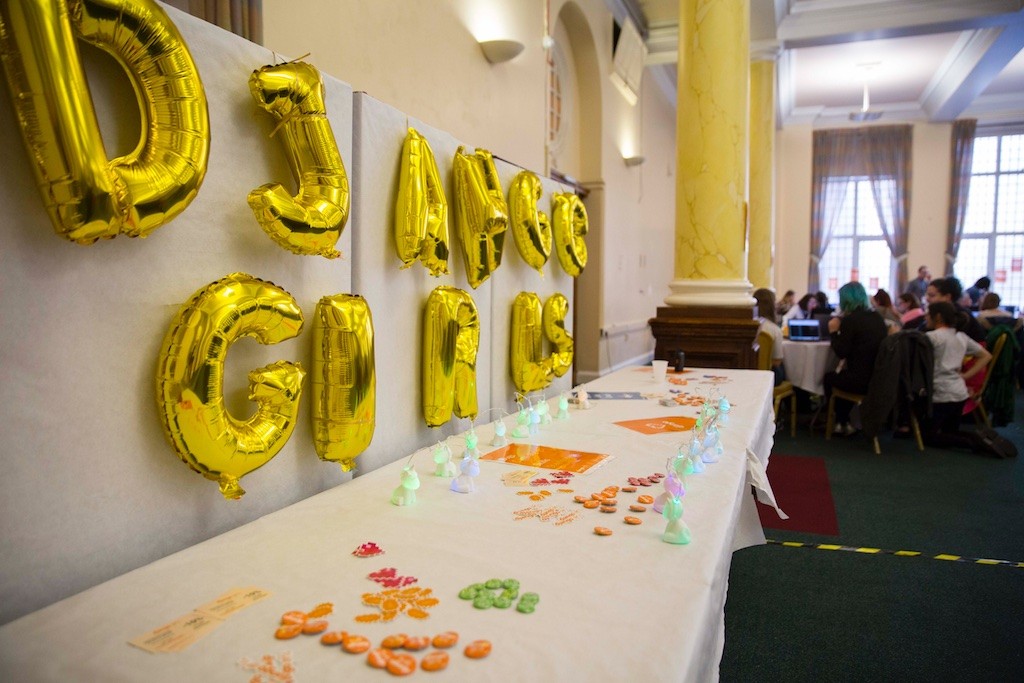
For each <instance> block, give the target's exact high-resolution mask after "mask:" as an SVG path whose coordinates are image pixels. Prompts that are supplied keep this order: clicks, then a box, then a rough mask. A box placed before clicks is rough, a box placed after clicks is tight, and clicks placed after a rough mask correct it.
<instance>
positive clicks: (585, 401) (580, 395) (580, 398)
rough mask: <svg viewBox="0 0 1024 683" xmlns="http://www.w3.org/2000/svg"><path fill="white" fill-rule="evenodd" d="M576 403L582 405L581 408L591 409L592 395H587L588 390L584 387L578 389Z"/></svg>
mask: <svg viewBox="0 0 1024 683" xmlns="http://www.w3.org/2000/svg"><path fill="white" fill-rule="evenodd" d="M576 405H578V406H579V407H580V410H590V396H588V395H587V390H586V389H584V388H583V387H580V388H579V389H577V390H576Z"/></svg>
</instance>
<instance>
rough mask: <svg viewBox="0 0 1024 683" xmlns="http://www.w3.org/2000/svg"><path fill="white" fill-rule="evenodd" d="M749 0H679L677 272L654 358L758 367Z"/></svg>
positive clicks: (655, 328) (655, 324) (656, 326)
mask: <svg viewBox="0 0 1024 683" xmlns="http://www.w3.org/2000/svg"><path fill="white" fill-rule="evenodd" d="M749 36H750V3H749V0H679V76H678V106H677V118H676V160H677V169H678V171H677V174H676V234H675V273H674V279H673V281H672V282H670V283H669V290H670V294H669V296H668V297H666V299H665V303H666V304H668V305H667V306H664V307H660V308H659V309H658V315H657V317H656V318H653V319H652V320H651V321H650V322H651V332H652V333H653V334H654V337H655V350H654V355H655V358H664V359H667V360H669V361H670V362H671V361H672V360H673V359H674V356H675V355H676V353H677V352H678V351H683V352H685V353H686V362H687V364H688V365H698V366H704V367H754V365H755V363H756V359H755V357H754V353H753V350H752V343H753V340H754V337H755V335H756V332H757V323H756V322H755V321H754V320H753V305H754V300H753V298H752V297H751V295H750V293H751V290H752V287H751V284H750V282H749V281H748V280H747V155H748V151H749V150H748V144H747V139H748V136H747V126H748V123H749V113H748V110H747V101H748V89H749V85H750V46H749V43H750V38H749Z"/></svg>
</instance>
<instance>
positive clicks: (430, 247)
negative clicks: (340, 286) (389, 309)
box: [395, 128, 449, 277]
mask: <svg viewBox="0 0 1024 683" xmlns="http://www.w3.org/2000/svg"><path fill="white" fill-rule="evenodd" d="M448 240H449V237H448V199H447V198H446V197H445V195H444V187H443V186H442V184H441V174H440V173H439V172H438V170H437V161H436V160H435V159H434V152H433V151H432V150H431V149H430V143H428V142H427V139H426V138H425V137H423V136H422V135H420V134H419V133H417V132H416V131H415V130H414V129H412V128H410V129H409V132H408V133H407V134H406V136H405V143H404V144H403V145H402V167H401V170H400V171H399V176H398V200H397V202H396V205H395V248H396V250H397V251H398V258H400V259H401V260H402V268H408V267H409V266H411V265H412V264H413V263H415V262H416V260H417V259H419V260H420V261H421V262H422V263H423V265H424V266H425V267H426V268H427V270H429V271H430V274H431V275H433V276H435V277H436V276H439V275H444V274H445V273H447V272H448Z"/></svg>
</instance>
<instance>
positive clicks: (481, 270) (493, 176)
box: [453, 147, 508, 289]
mask: <svg viewBox="0 0 1024 683" xmlns="http://www.w3.org/2000/svg"><path fill="white" fill-rule="evenodd" d="M463 150H464V148H463V147H459V149H458V151H457V152H456V153H455V161H454V167H453V174H454V176H455V225H456V228H457V229H458V233H459V240H460V241H461V242H462V255H463V257H464V259H465V262H466V278H467V279H468V280H469V284H470V286H472V287H473V289H476V288H477V287H479V286H480V284H481V283H482V282H483V281H484V280H486V279H487V278H489V277H490V276H491V273H493V272H494V271H496V270H497V269H498V266H500V265H501V250H502V248H503V246H504V243H505V231H506V230H507V229H508V204H507V202H506V201H505V192H504V191H503V190H502V189H501V181H500V180H499V179H498V170H497V169H496V168H495V167H494V158H493V157H492V156H491V153H490V152H488V151H487V150H483V149H478V150H476V153H475V154H466V153H465V152H464V151H463Z"/></svg>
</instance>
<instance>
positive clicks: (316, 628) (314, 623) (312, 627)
mask: <svg viewBox="0 0 1024 683" xmlns="http://www.w3.org/2000/svg"><path fill="white" fill-rule="evenodd" d="M326 630H327V620H326V619H313V620H311V621H307V622H306V623H305V624H303V625H302V632H303V633H305V634H306V635H307V636H312V635H316V634H317V633H323V632H324V631H326Z"/></svg>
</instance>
